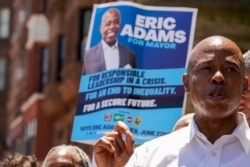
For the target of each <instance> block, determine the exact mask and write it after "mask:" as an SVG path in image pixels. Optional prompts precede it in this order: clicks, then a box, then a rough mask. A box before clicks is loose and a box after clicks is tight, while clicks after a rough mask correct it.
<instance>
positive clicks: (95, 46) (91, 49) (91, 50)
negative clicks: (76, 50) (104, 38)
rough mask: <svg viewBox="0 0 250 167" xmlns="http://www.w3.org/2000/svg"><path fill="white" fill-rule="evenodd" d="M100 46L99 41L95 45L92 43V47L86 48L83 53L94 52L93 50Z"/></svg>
mask: <svg viewBox="0 0 250 167" xmlns="http://www.w3.org/2000/svg"><path fill="white" fill-rule="evenodd" d="M100 47H101V43H98V44H97V45H94V46H93V47H91V48H89V49H87V50H86V51H85V54H88V53H92V52H95V51H96V50H98V49H99V48H100Z"/></svg>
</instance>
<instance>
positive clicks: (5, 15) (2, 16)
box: [0, 8, 10, 38]
mask: <svg viewBox="0 0 250 167" xmlns="http://www.w3.org/2000/svg"><path fill="white" fill-rule="evenodd" d="M9 24H10V10H9V9H8V8H4V9H0V38H8V36H9Z"/></svg>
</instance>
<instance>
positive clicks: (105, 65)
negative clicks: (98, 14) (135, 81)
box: [83, 8, 136, 74]
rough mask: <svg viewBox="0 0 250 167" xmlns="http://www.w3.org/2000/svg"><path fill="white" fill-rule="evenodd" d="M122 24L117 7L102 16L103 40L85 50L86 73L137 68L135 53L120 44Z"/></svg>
mask: <svg viewBox="0 0 250 167" xmlns="http://www.w3.org/2000/svg"><path fill="white" fill-rule="evenodd" d="M120 26H121V15H120V12H119V10H117V9H115V8H110V9H108V10H107V11H106V12H105V13H104V14H103V16H102V21H101V26H100V32H101V35H102V40H101V41H100V42H99V43H98V44H97V45H96V46H94V47H92V48H90V49H89V50H87V51H86V52H85V55H84V71H83V72H84V74H92V73H96V72H101V71H104V70H109V69H114V68H135V67H136V57H135V54H134V53H133V52H132V51H131V50H130V49H128V48H127V47H125V46H124V45H122V44H120V43H119V42H118V40H117V34H118V31H119V29H120Z"/></svg>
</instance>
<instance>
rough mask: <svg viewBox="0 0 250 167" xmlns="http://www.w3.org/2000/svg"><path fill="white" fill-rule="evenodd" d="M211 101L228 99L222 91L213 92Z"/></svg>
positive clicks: (210, 97) (210, 95)
mask: <svg viewBox="0 0 250 167" xmlns="http://www.w3.org/2000/svg"><path fill="white" fill-rule="evenodd" d="M209 99H210V100H213V101H222V100H225V99H226V95H225V94H224V93H223V92H222V91H213V92H211V93H209Z"/></svg>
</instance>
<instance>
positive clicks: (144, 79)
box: [71, 2, 197, 144]
mask: <svg viewBox="0 0 250 167" xmlns="http://www.w3.org/2000/svg"><path fill="white" fill-rule="evenodd" d="M109 8H117V9H119V11H120V13H121V29H120V32H119V35H118V37H117V39H118V41H119V42H120V43H122V44H123V45H125V46H126V47H128V48H130V49H131V50H133V51H134V52H135V55H136V62H137V68H136V69H127V68H126V69H125V68H118V69H113V70H108V71H103V72H98V73H95V74H89V75H82V77H81V82H80V87H79V98H78V104H77V109H76V115H75V118H74V125H73V130H72V137H71V140H72V141H78V142H83V143H90V144H92V143H93V142H95V140H96V139H97V138H100V137H101V136H102V135H103V133H104V132H106V131H110V130H112V129H113V127H114V125H115V124H116V122H117V121H123V122H125V123H126V124H127V125H128V126H129V127H130V129H131V131H132V133H133V134H134V138H135V142H136V143H137V144H142V143H143V142H145V141H147V140H151V139H153V138H155V137H158V136H161V135H164V134H167V133H170V132H171V131H172V128H173V126H174V124H175V122H176V121H177V120H178V119H179V118H180V117H181V116H182V114H183V101H184V89H183V84H182V74H183V73H184V72H185V69H186V61H187V55H188V53H189V51H190V50H191V47H192V43H193V36H194V27H195V22H196V15H197V9H194V8H177V7H172V8H171V7H152V6H142V5H138V4H135V3H130V2H114V3H107V4H99V5H95V6H94V8H93V14H92V19H91V24H90V30H89V38H88V42H87V46H86V50H87V49H89V48H92V47H93V46H95V45H97V44H98V43H99V42H100V40H101V34H100V32H99V31H100V30H99V29H100V24H101V18H102V17H101V16H102V15H103V13H104V12H105V11H106V10H107V9H109ZM164 20H165V21H166V22H165V23H167V20H170V22H168V24H164ZM154 21H155V22H154ZM152 22H154V23H155V24H153V23H152ZM147 23H148V24H147ZM160 23H163V24H160ZM171 25H172V27H171ZM168 26H169V27H171V28H169V29H167V28H166V27H168ZM136 32H137V33H136Z"/></svg>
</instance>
